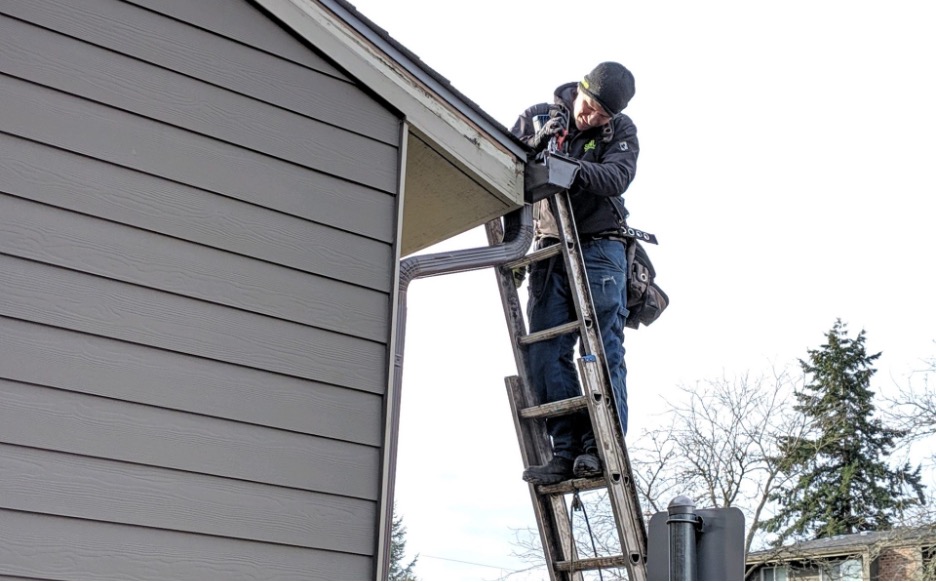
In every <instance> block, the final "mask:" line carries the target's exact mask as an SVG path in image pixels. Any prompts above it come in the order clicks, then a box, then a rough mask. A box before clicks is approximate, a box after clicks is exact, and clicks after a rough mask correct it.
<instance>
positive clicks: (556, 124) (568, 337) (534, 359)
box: [512, 62, 639, 485]
mask: <svg viewBox="0 0 936 582" xmlns="http://www.w3.org/2000/svg"><path fill="white" fill-rule="evenodd" d="M634 91H635V88H634V77H633V75H632V74H631V73H630V71H628V70H627V69H626V68H625V67H624V66H623V65H621V64H619V63H616V62H604V63H601V64H599V65H598V66H596V67H595V68H594V69H593V70H592V71H591V72H590V73H588V74H587V75H585V77H584V79H582V81H580V82H577V83H576V82H572V83H566V84H564V85H561V86H559V87H558V88H557V89H556V91H555V101H554V103H552V104H548V103H541V104H539V105H534V106H533V107H530V108H529V109H527V110H526V111H524V112H523V114H521V115H520V117H519V118H518V120H517V122H516V124H515V125H514V127H513V129H512V132H513V133H514V135H516V136H517V137H519V138H520V139H521V140H523V141H524V142H526V143H527V144H528V145H529V146H530V147H532V148H533V149H534V150H535V151H536V152H540V151H542V150H543V149H545V148H546V147H547V146H549V144H550V143H551V142H552V143H558V144H559V147H560V149H561V150H562V151H561V153H564V154H566V155H568V156H570V157H572V158H575V159H577V160H579V161H580V163H581V166H580V169H579V171H578V173H577V175H576V178H575V182H574V183H573V184H572V186H571V187H570V188H569V194H570V200H571V205H572V213H573V216H574V219H575V224H576V225H577V228H578V236H579V242H580V248H581V252H582V257H583V260H584V263H585V269H586V272H587V278H588V282H589V287H590V291H591V295H592V300H593V302H594V308H595V316H596V319H597V322H598V325H599V332H600V336H601V339H602V343H603V345H604V352H605V356H606V358H607V362H608V368H609V372H610V375H611V376H610V380H611V386H612V391H613V393H614V399H615V402H616V405H617V412H618V418H619V420H620V423H621V433H622V434H626V432H627V385H626V376H627V368H626V367H625V363H624V344H623V339H624V323H625V320H626V318H627V291H626V284H627V276H626V274H627V258H626V254H625V250H626V246H625V239H624V237H623V236H622V233H623V231H624V229H626V224H625V220H626V218H627V210H626V209H625V207H624V200H623V197H622V195H623V193H624V192H625V191H626V190H627V188H628V186H630V183H631V182H632V181H633V179H634V175H635V173H636V169H637V154H638V151H639V147H638V143H637V128H636V127H635V126H634V123H633V122H632V121H631V119H630V118H629V117H628V116H626V115H624V114H623V113H621V111H622V110H623V109H624V108H625V107H627V103H628V102H629V101H630V99H631V98H632V97H633V96H634ZM553 138H556V140H553ZM550 200H552V198H550V199H547V200H543V201H541V202H539V203H538V206H537V212H538V216H537V227H536V245H537V248H544V247H546V246H549V245H551V244H557V243H558V242H559V238H560V237H559V232H558V229H557V224H556V220H555V218H554V214H555V212H556V209H555V208H552V207H551V206H550V204H549V201H550ZM566 277H567V275H566V273H565V268H564V266H563V263H562V260H561V259H560V258H558V257H552V258H551V259H550V260H547V261H542V262H540V263H536V264H533V265H532V266H531V268H530V282H529V303H528V306H527V314H528V317H529V326H530V332H531V333H533V332H537V331H541V330H545V329H548V328H552V327H555V326H558V325H560V324H563V323H565V322H567V321H569V320H570V319H574V318H575V310H574V306H573V303H572V297H571V296H570V286H569V283H568V281H567V280H566ZM577 338H578V334H576V333H568V334H565V335H561V336H559V337H555V338H553V339H549V340H546V341H540V342H537V343H534V344H531V345H530V346H529V347H528V349H529V351H528V354H527V361H528V368H529V370H528V375H529V381H530V384H531V387H532V389H533V391H534V393H535V394H536V397H537V398H538V400H539V402H540V403H541V404H543V403H547V402H555V401H558V400H564V399H568V398H572V397H574V396H578V395H580V394H581V393H582V391H581V388H580V387H579V382H578V377H577V374H576V369H575V366H574V365H573V351H574V348H575V343H576V340H577ZM546 428H547V432H548V433H549V436H550V437H551V439H552V454H553V457H552V459H550V461H549V462H547V463H545V464H543V465H536V466H531V467H528V468H527V469H526V470H525V471H524V472H523V479H524V480H525V481H527V482H529V483H532V484H534V485H552V484H555V483H559V482H561V481H564V480H567V479H571V478H573V477H578V478H582V477H593V476H596V475H600V474H601V473H602V466H601V461H600V459H599V456H598V454H597V448H596V444H595V435H594V432H593V429H592V427H591V423H590V421H589V416H588V413H587V412H586V411H578V412H574V413H572V414H568V415H565V416H560V417H555V418H550V419H548V420H547V421H546Z"/></svg>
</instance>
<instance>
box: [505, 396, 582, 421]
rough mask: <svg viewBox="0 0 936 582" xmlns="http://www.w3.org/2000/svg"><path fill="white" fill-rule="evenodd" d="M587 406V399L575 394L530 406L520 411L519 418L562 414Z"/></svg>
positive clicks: (547, 416)
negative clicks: (564, 398) (572, 396)
mask: <svg viewBox="0 0 936 582" xmlns="http://www.w3.org/2000/svg"><path fill="white" fill-rule="evenodd" d="M584 408H588V401H587V400H585V397H584V396H575V397H574V398H568V399H566V400H557V401H556V402H547V403H546V404H540V405H539V406H531V407H529V408H524V409H522V410H521V411H520V418H528V419H529V418H549V417H551V416H562V415H563V414H569V413H570V412H575V411H576V410H582V409H584Z"/></svg>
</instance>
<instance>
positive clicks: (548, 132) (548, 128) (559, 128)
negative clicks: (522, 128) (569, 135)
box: [527, 107, 569, 152]
mask: <svg viewBox="0 0 936 582" xmlns="http://www.w3.org/2000/svg"><path fill="white" fill-rule="evenodd" d="M568 125H569V117H568V115H566V112H565V110H564V109H560V108H558V107H550V108H549V118H548V119H547V120H546V122H545V123H543V126H542V127H541V128H540V129H539V131H537V132H536V134H535V135H534V136H533V137H531V138H530V139H529V140H527V145H528V146H530V147H531V148H533V151H535V152H541V151H543V150H544V149H546V146H547V145H549V140H550V139H552V138H553V136H557V135H561V134H562V133H563V132H565V130H566V128H567V127H568Z"/></svg>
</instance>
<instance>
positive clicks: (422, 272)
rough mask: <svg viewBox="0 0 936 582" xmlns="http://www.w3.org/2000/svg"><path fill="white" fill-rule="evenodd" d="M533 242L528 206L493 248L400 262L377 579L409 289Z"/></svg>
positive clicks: (381, 573) (386, 555)
mask: <svg viewBox="0 0 936 582" xmlns="http://www.w3.org/2000/svg"><path fill="white" fill-rule="evenodd" d="M532 243H533V206H532V205H530V204H524V205H523V208H520V209H518V210H514V211H513V212H511V213H509V214H507V215H505V216H504V240H503V242H501V243H500V244H497V245H492V246H489V247H479V248H474V249H464V250H460V251H450V252H443V253H434V254H429V255H419V256H415V257H410V258H408V259H403V260H402V261H400V283H399V288H398V295H397V315H398V319H397V329H396V341H395V344H396V353H395V354H394V370H393V383H392V384H391V386H390V394H389V395H388V404H389V407H390V409H389V410H388V411H387V414H388V415H390V416H391V421H390V427H391V428H390V439H389V443H388V444H387V446H388V447H389V451H390V454H389V455H388V465H389V466H388V472H387V474H388V475H389V484H388V487H387V490H386V492H387V493H386V495H387V500H388V501H389V503H386V505H385V506H384V507H385V512H386V514H385V515H384V516H383V519H382V521H383V524H384V527H383V532H382V536H381V537H382V539H383V545H384V547H383V548H382V554H383V557H382V559H381V561H380V564H378V571H377V579H378V580H386V579H387V577H388V574H389V572H390V542H391V537H392V536H391V530H392V527H393V500H394V487H395V481H396V459H397V456H396V451H397V442H398V440H399V435H400V427H399V424H400V402H401V393H402V384H403V351H404V350H403V348H404V341H405V339H406V290H407V288H408V287H409V284H410V282H411V281H413V280H414V279H419V278H421V277H430V276H433V275H447V274H450V273H460V272H464V271H474V270H478V269H484V268H487V267H494V266H497V265H502V264H504V263H509V262H511V261H516V260H519V259H521V258H523V257H524V256H525V255H526V253H527V251H528V250H529V248H530V245H531V244H532Z"/></svg>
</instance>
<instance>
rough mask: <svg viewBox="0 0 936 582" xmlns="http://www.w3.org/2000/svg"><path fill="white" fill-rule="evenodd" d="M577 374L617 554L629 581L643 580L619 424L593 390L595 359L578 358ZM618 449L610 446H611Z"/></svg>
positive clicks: (609, 404)
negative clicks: (610, 513)
mask: <svg viewBox="0 0 936 582" xmlns="http://www.w3.org/2000/svg"><path fill="white" fill-rule="evenodd" d="M578 364H579V372H580V374H581V375H582V378H583V379H584V382H583V383H584V384H585V385H586V386H587V387H588V388H586V390H590V391H591V393H590V394H589V395H588V396H589V398H588V407H589V413H590V415H591V419H592V426H593V429H594V431H595V437H596V440H597V441H598V445H599V446H600V447H602V449H603V450H602V453H603V454H602V455H601V456H602V459H603V460H604V463H605V476H606V479H607V483H606V485H607V490H608V499H609V501H610V502H611V507H612V510H613V512H614V515H615V516H616V518H617V519H616V520H615V522H616V525H617V530H618V535H619V536H620V537H619V539H620V541H621V551H622V552H623V553H624V554H625V556H626V557H627V564H626V567H627V571H628V578H629V579H630V580H646V579H647V529H646V527H645V525H644V520H643V513H642V512H641V509H640V498H639V496H638V494H637V487H636V483H635V481H634V476H633V473H632V471H631V465H630V458H629V457H628V454H627V448H626V447H624V446H622V445H621V443H623V437H622V434H621V425H620V423H619V421H618V417H617V409H616V407H615V404H614V400H613V399H611V398H608V397H607V395H606V394H603V393H602V391H599V390H597V389H596V388H595V387H596V386H598V385H599V382H600V380H599V373H598V371H599V370H600V367H601V366H600V363H599V362H598V360H597V359H596V358H595V357H584V358H580V359H579V362H578ZM615 442H616V443H617V444H618V446H613V444H614V443H615Z"/></svg>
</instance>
